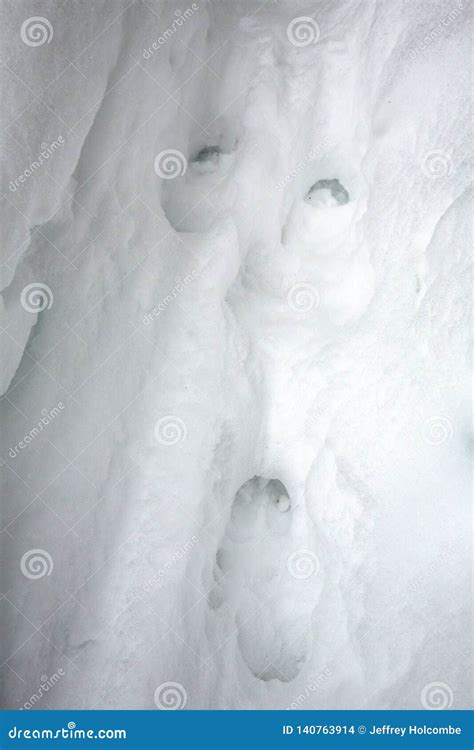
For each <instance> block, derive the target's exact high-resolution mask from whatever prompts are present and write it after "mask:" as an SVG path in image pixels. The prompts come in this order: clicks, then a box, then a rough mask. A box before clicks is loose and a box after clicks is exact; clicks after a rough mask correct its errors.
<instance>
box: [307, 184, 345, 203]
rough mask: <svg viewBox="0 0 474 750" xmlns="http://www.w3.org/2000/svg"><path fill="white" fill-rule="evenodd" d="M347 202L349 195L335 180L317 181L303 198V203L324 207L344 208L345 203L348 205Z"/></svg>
mask: <svg viewBox="0 0 474 750" xmlns="http://www.w3.org/2000/svg"><path fill="white" fill-rule="evenodd" d="M349 200H350V198H349V193H348V192H347V190H346V188H345V187H343V186H342V185H341V183H340V182H339V180H336V179H334V180H318V181H317V182H315V183H314V185H313V186H312V187H311V188H310V190H309V191H308V193H307V194H306V196H305V201H306V202H308V203H313V204H317V205H319V204H321V205H326V206H330V205H337V206H345V204H346V203H349Z"/></svg>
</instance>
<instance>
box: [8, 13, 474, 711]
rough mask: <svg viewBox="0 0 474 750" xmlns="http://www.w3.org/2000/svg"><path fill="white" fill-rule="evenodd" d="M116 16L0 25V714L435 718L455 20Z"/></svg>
mask: <svg viewBox="0 0 474 750" xmlns="http://www.w3.org/2000/svg"><path fill="white" fill-rule="evenodd" d="M147 5H148V7H147V6H146V5H145V4H144V3H141V2H132V3H131V4H130V3H125V2H123V3H122V2H110V1H109V2H99V1H98V0H95V1H94V2H93V3H88V4H87V12H86V10H85V6H84V5H81V4H78V3H59V2H46V1H45V0H42V2H41V3H34V4H33V3H29V2H14V3H4V5H3V12H4V14H5V19H4V26H3V37H4V48H5V54H4V60H5V61H6V63H5V65H4V66H3V67H2V74H3V76H4V80H5V86H6V90H7V92H8V93H7V94H6V96H5V108H6V122H7V124H9V123H12V124H11V126H10V127H9V128H8V129H7V131H6V135H5V139H6V141H5V165H6V166H5V169H4V180H5V184H4V186H3V193H4V195H5V196H6V197H5V198H4V200H3V202H2V208H3V210H4V211H5V212H6V214H7V219H6V220H5V223H4V227H5V232H4V235H5V243H4V244H5V265H4V266H3V268H2V270H3V285H4V291H3V305H4V323H3V326H4V327H5V329H6V330H5V331H4V333H3V334H2V342H3V347H4V352H5V367H4V368H3V378H4V382H3V392H4V393H6V397H5V398H4V399H3V400H2V423H3V435H4V439H3V441H2V443H3V445H2V448H3V450H2V455H3V458H4V466H3V468H2V472H3V475H4V497H5V500H4V504H3V523H2V528H4V527H6V531H5V533H4V534H3V535H2V537H3V538H2V554H3V560H4V564H3V566H2V570H3V573H2V585H1V590H2V592H3V593H5V592H6V598H5V599H4V600H3V602H2V606H3V608H4V615H3V617H4V627H3V633H4V634H5V637H4V638H3V657H2V660H1V661H2V662H3V661H4V660H5V663H4V664H3V666H2V669H1V673H2V683H3V689H2V695H3V704H4V705H5V706H7V707H10V708H17V707H20V706H23V705H24V704H25V702H28V701H29V700H30V698H31V696H32V695H33V694H34V693H37V692H38V687H39V685H40V684H41V683H42V681H44V677H45V676H46V677H49V676H51V675H53V674H57V673H58V670H62V672H64V675H61V672H60V673H59V674H60V676H61V678H60V680H59V682H57V684H55V685H53V686H52V687H51V688H49V689H48V691H47V692H45V693H44V694H43V696H42V697H41V700H40V702H39V703H38V704H36V705H35V707H36V708H117V709H118V708H128V709H133V708H145V709H148V708H150V709H151V708H156V704H155V701H154V695H155V691H156V689H157V687H158V686H160V685H161V684H162V683H166V682H175V683H180V685H181V686H183V688H184V690H185V692H186V696H187V703H186V708H190V709H196V708H203V709H204V708H217V709H221V708H286V707H293V708H295V707H300V708H308V709H309V708H361V707H369V708H419V707H421V703H420V694H421V692H422V690H423V688H424V686H426V685H427V684H429V683H432V682H443V683H445V684H447V685H448V686H449V688H450V690H451V691H452V697H453V707H454V708H465V707H467V706H468V704H469V687H468V686H469V680H468V671H469V670H467V669H466V664H467V663H468V660H469V653H468V632H469V620H470V611H471V610H470V605H469V599H470V590H469V573H468V571H469V568H470V565H469V557H470V549H469V548H470V535H469V505H468V497H469V495H468V488H469V461H470V453H471V450H472V443H471V442H470V424H469V417H468V411H469V408H468V407H469V389H468V385H467V383H468V377H467V376H468V359H467V350H468V333H469V326H468V299H469V288H470V277H469V264H470V257H469V238H470V234H471V227H470V225H469V221H468V218H467V217H468V216H469V205H470V197H469V193H468V185H469V179H470V170H469V166H468V161H467V159H468V137H467V136H468V123H469V109H468V104H467V102H468V99H469V85H470V80H469V74H468V71H469V64H468V60H469V52H470V47H469V33H468V20H469V6H468V4H467V3H466V4H464V10H463V11H462V12H460V13H459V16H458V17H456V18H455V19H453V20H452V22H450V23H449V24H448V25H446V26H444V27H443V33H442V34H440V35H439V37H438V38H436V39H435V41H432V43H430V44H429V45H425V48H424V49H421V48H420V47H419V46H417V45H418V43H419V41H420V40H423V38H424V37H425V35H426V34H427V33H428V32H429V31H430V30H431V29H433V28H434V27H435V26H437V24H438V23H439V22H440V21H441V19H443V18H445V17H446V13H447V11H448V10H450V8H448V7H447V6H446V4H445V3H443V2H438V1H437V0H430V1H429V2H423V1H421V0H418V1H416V2H413V0H410V1H409V2H408V0H407V1H406V2H405V0H397V2H392V1H390V2H389V1H388V0H382V1H381V2H372V1H371V0H366V1H365V2H357V0H350V1H348V2H345V1H344V0H340V1H338V2H334V1H333V0H331V2H329V1H328V2H313V3H303V2H275V3H273V2H267V3H264V4H262V5H261V4H260V3H257V2H249V3H241V2H234V1H232V2H230V0H229V1H228V2H227V1H226V0H222V2H212V3H206V2H204V0H203V2H202V3H199V9H198V10H197V11H196V12H194V13H193V14H192V16H191V17H190V18H188V19H187V20H186V22H185V23H184V24H183V25H182V26H181V27H180V28H179V29H178V30H177V31H176V33H174V34H172V35H171V36H170V38H168V40H167V41H166V44H165V45H163V46H160V47H159V49H156V50H154V51H153V54H149V55H148V57H147V56H146V55H145V56H144V55H143V51H144V50H145V49H149V48H150V46H151V45H152V43H153V42H154V41H155V40H156V39H158V37H160V35H161V34H162V33H163V31H164V30H165V29H167V28H169V27H170V26H171V24H172V22H173V19H174V18H175V17H176V14H175V11H176V10H177V8H178V5H177V4H176V3H171V2H167V3H162V2H153V1H152V0H150V2H148V4H147ZM179 8H181V9H183V6H181V5H180V6H179ZM31 15H38V16H44V17H46V18H48V19H49V20H50V22H51V23H52V25H53V27H54V37H53V39H52V40H51V41H50V43H48V44H44V45H42V46H38V47H30V46H27V45H25V44H24V43H23V42H22V40H21V38H20V33H19V30H20V27H21V25H22V23H23V21H24V20H25V18H27V17H28V16H31ZM295 16H311V17H313V18H314V19H316V20H317V23H318V26H319V30H320V36H319V39H318V40H317V42H316V43H314V44H309V45H306V46H295V45H294V44H292V43H291V42H290V41H289V38H288V35H287V27H288V24H289V23H290V22H291V21H292V19H293V18H294V17H295ZM413 50H416V54H414V53H411V52H410V51H413ZM68 61H72V62H73V63H74V64H73V65H70V64H68ZM203 61H206V62H205V64H203ZM32 92H35V93H36V94H38V96H39V98H38V99H35V98H34V93H32ZM59 135H62V136H63V137H64V140H65V143H64V145H63V146H62V147H61V148H59V149H58V150H57V151H55V153H54V155H53V156H52V157H51V158H50V159H49V160H48V162H47V164H45V165H44V166H43V167H42V168H41V169H40V170H38V172H36V173H35V174H34V176H33V177H31V178H29V179H28V180H26V181H25V182H24V183H23V184H22V185H21V188H19V189H17V190H16V191H12V190H11V189H9V184H10V181H11V180H15V179H16V178H17V176H18V175H20V174H22V173H23V172H24V170H25V168H26V167H27V165H28V164H30V163H31V162H32V161H33V160H34V159H35V158H36V157H37V155H38V154H39V152H40V150H41V144H42V143H51V142H52V141H54V140H55V139H57V138H58V136H59ZM165 149H175V150H178V151H180V152H181V153H182V154H184V155H185V157H186V159H187V162H188V164H187V169H186V172H185V173H184V174H183V175H182V176H180V177H177V178H176V179H172V180H167V179H162V178H160V177H159V176H158V175H157V173H156V171H155V169H154V160H155V157H156V156H157V154H158V153H160V152H161V151H163V150H165ZM433 151H440V152H441V170H439V168H438V167H439V164H438V167H437V166H436V164H435V168H434V169H430V168H427V162H426V158H427V155H429V154H431V153H432V152H433ZM300 163H302V164H303V168H297V165H298V164H300ZM429 166H430V165H429V164H428V167H429ZM433 172H438V173H437V174H436V173H435V174H433ZM321 180H326V181H331V180H332V181H334V180H337V181H338V182H339V184H340V185H341V186H342V188H343V189H344V190H345V191H346V192H347V194H348V196H349V200H348V201H346V202H344V201H341V200H338V199H337V195H336V196H335V195H334V191H333V190H331V186H329V187H328V186H327V185H323V186H322V187H321V185H320V186H319V187H318V188H317V189H316V190H315V191H314V192H313V194H312V195H313V196H314V195H316V200H315V201H309V200H308V199H307V196H308V195H309V194H310V191H311V188H312V186H314V185H315V184H316V183H318V181H321ZM339 195H340V193H339ZM38 281H39V282H42V283H44V284H47V285H48V287H49V288H50V289H51V290H52V292H53V294H54V302H53V304H52V306H51V307H50V309H47V310H44V311H43V312H40V313H38V314H34V313H33V314H32V313H31V312H28V311H25V309H24V308H23V307H22V305H21V304H20V297H21V292H22V290H23V289H24V287H25V286H26V285H27V284H30V283H33V282H38ZM164 300H167V301H166V303H165V302H164ZM153 310H154V311H155V312H151V311H153ZM58 402H62V403H63V404H64V409H62V410H61V413H60V414H59V415H58V416H56V417H55V418H54V420H51V421H50V422H49V424H48V425H47V427H45V429H44V430H43V431H42V432H41V434H40V435H38V436H37V437H35V439H34V440H33V441H31V443H30V444H28V445H27V446H26V448H25V449H22V450H21V451H19V452H18V453H14V457H12V456H11V453H10V452H9V451H10V449H11V446H15V445H17V444H18V442H19V440H20V439H21V438H22V437H24V436H25V435H27V434H29V433H30V430H31V429H32V427H34V426H35V425H36V424H37V423H38V421H39V420H40V419H41V414H42V410H44V409H47V410H50V409H52V408H53V407H54V406H56V405H57V404H58ZM169 416H172V417H173V419H174V421H173V423H172V424H171V427H169V425H168V428H166V420H165V419H164V418H165V417H169ZM160 420H161V421H160ZM162 428H163V429H168V432H166V433H162V432H161V430H162ZM169 430H171V432H170V431H169ZM173 430H174V432H173ZM163 435H164V436H163ZM31 549H40V550H45V551H47V552H48V554H49V555H50V556H51V559H52V561H53V563H54V567H53V569H52V571H50V575H45V576H43V577H41V578H38V579H31V578H28V577H26V576H25V575H23V574H22V572H21V566H20V561H21V559H22V556H23V555H24V553H25V552H26V551H28V550H31ZM38 628H39V630H37V629H38Z"/></svg>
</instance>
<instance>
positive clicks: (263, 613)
mask: <svg viewBox="0 0 474 750" xmlns="http://www.w3.org/2000/svg"><path fill="white" fill-rule="evenodd" d="M292 526H293V508H292V502H291V498H290V497H289V494H288V491H287V489H286V487H285V486H284V484H283V483H282V482H280V481H279V480H278V479H266V478H263V477H259V476H256V477H253V478H252V479H250V480H249V481H247V482H245V484H244V485H242V487H241V488H240V489H239V491H238V492H237V494H236V497H235V500H234V503H233V506H232V510H231V515H230V519H229V522H228V524H227V528H226V530H225V534H224V538H223V540H222V543H221V545H220V547H219V549H218V550H217V554H216V566H215V578H216V581H217V582H218V583H217V586H216V588H215V589H214V590H213V592H212V597H211V600H210V605H211V606H212V607H213V609H215V610H217V611H219V608H220V607H221V605H222V604H224V603H226V604H227V607H225V608H223V609H225V611H226V612H228V611H229V607H230V610H231V612H232V615H233V617H234V618H235V622H236V624H237V626H238V629H239V630H238V639H237V640H238V644H239V648H240V652H241V654H242V658H243V659H244V661H245V663H246V664H247V666H248V667H249V669H250V670H251V672H252V673H253V674H254V675H255V677H257V678H259V679H261V680H264V681H268V680H272V679H276V680H280V681H281V682H289V681H290V680H292V679H293V678H294V677H296V675H297V674H298V673H299V671H300V669H301V667H302V665H303V663H304V661H305V658H306V655H307V652H308V650H309V647H310V638H311V636H310V628H309V618H310V616H311V612H312V610H313V608H314V605H315V602H316V599H317V598H318V595H319V591H320V583H319V582H318V581H317V580H316V577H314V578H313V579H307V580H304V581H303V580H296V579H295V578H294V577H293V576H292V575H291V572H289V570H288V558H289V556H290V555H291V554H292V553H293V552H294V550H295V548H297V546H298V545H297V543H296V542H295V541H294V540H293V539H292ZM299 546H301V544H300V545H299Z"/></svg>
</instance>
